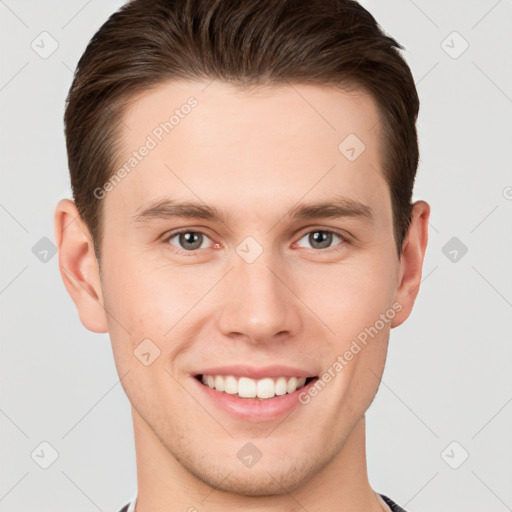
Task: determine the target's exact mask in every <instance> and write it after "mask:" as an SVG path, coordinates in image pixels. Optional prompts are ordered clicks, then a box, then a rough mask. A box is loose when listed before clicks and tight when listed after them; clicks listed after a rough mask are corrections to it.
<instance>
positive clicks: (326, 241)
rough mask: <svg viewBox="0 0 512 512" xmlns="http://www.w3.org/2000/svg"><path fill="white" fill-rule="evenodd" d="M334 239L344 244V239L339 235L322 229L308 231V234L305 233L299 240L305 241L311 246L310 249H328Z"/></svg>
mask: <svg viewBox="0 0 512 512" xmlns="http://www.w3.org/2000/svg"><path fill="white" fill-rule="evenodd" d="M334 237H336V238H338V239H339V240H340V241H341V242H344V239H343V238H342V236H341V235H338V234H337V233H334V232H332V231H325V230H322V229H317V230H315V231H310V232H309V233H306V234H305V235H304V236H303V237H302V238H301V239H300V240H303V239H307V241H308V243H309V244H311V245H310V247H311V249H326V248H329V247H330V245H331V244H332V242H333V239H334Z"/></svg>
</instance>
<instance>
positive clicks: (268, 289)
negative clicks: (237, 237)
mask: <svg viewBox="0 0 512 512" xmlns="http://www.w3.org/2000/svg"><path fill="white" fill-rule="evenodd" d="M241 248H242V249H244V245H243V244H241ZM245 248H247V246H245ZM238 250H240V247H239V248H238ZM233 261H234V268H233V270H232V271H231V272H230V273H229V277H228V280H227V281H228V282H226V283H225V287H226V288H225V292H224V294H223V303H222V310H221V314H220V318H219V328H220V329H221V331H222V332H223V334H224V335H233V334H239V335H244V336H245V337H246V338H247V339H250V340H251V341H258V342H263V341H268V340H271V339H272V338H274V337H276V336H277V335H278V334H281V335H283V334H284V333H287V334H288V335H290V334H292V333H294V332H295V331H296V329H298V328H299V322H300V315H299V312H298V310H297V301H296V300H294V296H293V293H292V292H291V291H290V289H288V287H287V286H286V285H285V284H284V283H285V282H286V281H287V279H286V275H285V272H284V270H283V269H284V266H283V265H281V264H280V263H279V261H278V259H277V257H276V255H275V254H273V253H272V251H271V250H270V249H268V250H264V251H262V252H261V254H259V256H258V257H257V258H256V259H255V260H254V261H251V259H250V258H249V259H247V258H245V257H244V253H242V255H239V254H237V255H235V257H234V258H233ZM283 281H284V282H283Z"/></svg>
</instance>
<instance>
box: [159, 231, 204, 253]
mask: <svg viewBox="0 0 512 512" xmlns="http://www.w3.org/2000/svg"><path fill="white" fill-rule="evenodd" d="M176 237H178V244H179V245H175V244H173V243H172V242H171V240H172V239H173V238H176ZM206 240H210V239H209V238H208V237H207V236H206V235H205V234H204V233H201V232H199V231H180V232H179V233H174V235H171V236H170V237H169V238H167V241H168V242H169V243H170V244H171V245H174V246H175V247H178V249H184V250H186V251H194V250H196V249H205V248H206V247H207V246H208V244H206V246H205V247H203V244H204V242H205V241H206Z"/></svg>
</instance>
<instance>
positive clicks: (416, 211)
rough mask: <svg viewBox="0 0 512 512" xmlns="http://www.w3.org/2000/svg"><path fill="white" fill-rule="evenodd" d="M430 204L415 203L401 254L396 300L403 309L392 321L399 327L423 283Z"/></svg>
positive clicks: (407, 315)
mask: <svg viewBox="0 0 512 512" xmlns="http://www.w3.org/2000/svg"><path fill="white" fill-rule="evenodd" d="M429 217H430V206H429V205H428V203H426V202H425V201H416V202H415V203H414V204H413V209H412V216H411V222H410V225H409V229H408V230H407V235H406V237H405V240H404V245H403V248H402V254H401V255H400V270H399V280H398V284H397V286H398V287H397V290H396V293H395V301H396V302H398V303H399V304H401V306H402V309H401V310H399V311H398V310H397V314H396V315H395V317H394V318H393V320H392V322H391V327H398V326H399V325H400V324H401V323H403V322H404V321H405V320H407V318H408V317H409V315H410V314H411V311H412V307H413V305H414V301H415V300H416V296H417V295H418V291H419V289H420V283H421V272H422V268H423V259H424V257H425V251H426V249H427V242H428V219H429Z"/></svg>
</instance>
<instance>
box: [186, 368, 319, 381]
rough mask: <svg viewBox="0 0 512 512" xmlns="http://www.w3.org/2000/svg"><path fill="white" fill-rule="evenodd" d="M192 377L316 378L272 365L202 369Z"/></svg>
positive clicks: (311, 374) (306, 373)
mask: <svg viewBox="0 0 512 512" xmlns="http://www.w3.org/2000/svg"><path fill="white" fill-rule="evenodd" d="M194 375H233V376H235V377H249V378H251V379H263V378H265V377H299V378H300V377H316V375H315V374H314V373H312V372H310V371H308V370H304V369H302V368H294V367H293V366H283V365H272V366H264V367H261V368H256V367H254V366H247V365H229V366H215V367H210V368H204V369H202V370H199V371H197V372H195V374H194Z"/></svg>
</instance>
